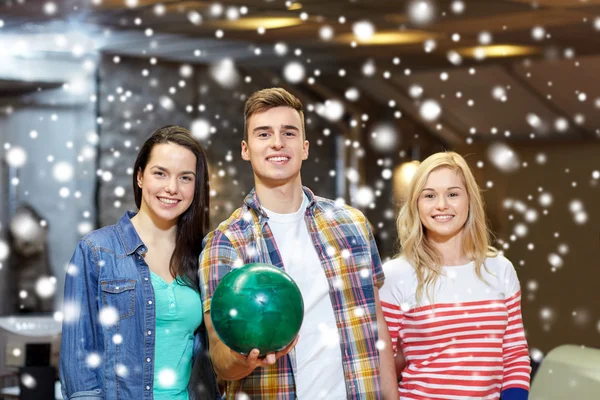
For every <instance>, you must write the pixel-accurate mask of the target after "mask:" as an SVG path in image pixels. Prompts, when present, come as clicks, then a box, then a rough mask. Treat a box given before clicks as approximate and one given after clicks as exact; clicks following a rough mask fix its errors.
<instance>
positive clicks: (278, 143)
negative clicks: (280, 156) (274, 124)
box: [271, 133, 284, 150]
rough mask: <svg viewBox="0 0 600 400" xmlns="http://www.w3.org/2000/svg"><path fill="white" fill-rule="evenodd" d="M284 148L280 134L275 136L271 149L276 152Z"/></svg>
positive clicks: (272, 139)
mask: <svg viewBox="0 0 600 400" xmlns="http://www.w3.org/2000/svg"><path fill="white" fill-rule="evenodd" d="M283 146H284V144H283V140H282V137H281V134H280V133H276V134H274V135H273V136H272V138H271V148H273V149H275V150H280V149H281V148H283Z"/></svg>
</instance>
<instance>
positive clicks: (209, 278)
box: [199, 231, 297, 381]
mask: <svg viewBox="0 0 600 400" xmlns="http://www.w3.org/2000/svg"><path fill="white" fill-rule="evenodd" d="M240 259H241V258H240V257H239V256H238V253H237V251H236V249H235V247H234V246H233V244H232V243H231V240H229V238H228V237H227V236H225V235H224V234H223V232H220V231H213V232H211V233H209V234H208V235H207V237H206V239H205V245H204V250H203V251H202V254H201V255H200V271H199V278H200V292H201V294H202V304H203V308H204V323H205V324H206V331H207V333H208V340H209V353H210V358H211V361H212V364H213V368H214V370H215V373H216V374H217V376H218V377H219V378H221V379H224V380H228V381H235V380H239V379H242V378H244V377H246V376H248V375H250V374H251V373H252V371H254V369H255V368H257V367H265V366H268V365H272V364H275V362H276V360H277V359H278V358H279V357H281V356H283V355H285V354H287V353H288V352H289V351H290V350H291V349H292V348H293V347H294V346H295V345H296V341H297V338H296V340H295V341H294V342H292V343H291V344H290V345H289V346H288V347H286V348H285V349H283V350H281V351H279V352H277V353H269V354H267V355H266V357H262V358H259V357H258V354H259V351H258V349H254V350H252V351H251V352H250V354H249V355H248V356H247V357H246V356H244V355H242V354H239V353H237V352H235V351H233V350H231V349H230V348H229V347H227V346H226V345H225V344H224V343H223V342H222V341H221V340H220V339H219V336H218V335H217V333H216V331H215V329H214V327H213V324H212V320H211V317H210V306H211V299H212V296H213V294H214V292H215V290H216V288H217V286H218V285H219V282H220V281H221V279H222V278H223V277H224V276H225V275H226V274H227V273H229V272H230V271H231V269H232V266H233V265H236V262H237V263H238V264H239V262H240V261H239V260H240Z"/></svg>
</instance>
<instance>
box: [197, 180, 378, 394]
mask: <svg viewBox="0 0 600 400" xmlns="http://www.w3.org/2000/svg"><path fill="white" fill-rule="evenodd" d="M303 190H304V193H305V194H306V195H307V197H308V199H309V205H308V207H307V209H306V213H305V217H304V219H305V221H306V225H307V228H308V232H309V234H310V237H311V239H312V241H313V244H314V246H315V249H316V250H317V254H318V255H319V258H320V260H321V265H322V267H323V269H324V270H325V275H326V277H327V281H328V283H329V288H330V289H329V294H330V297H331V304H332V306H333V311H334V315H335V319H336V322H337V327H338V332H339V336H340V351H341V354H342V364H343V365H342V367H343V370H344V376H345V383H346V393H347V398H348V399H380V398H381V393H380V384H379V352H378V350H377V348H376V342H377V340H378V334H377V316H376V309H375V293H374V290H375V287H378V288H379V287H381V285H382V284H383V280H384V275H383V270H382V268H381V260H380V258H379V253H378V252H377V247H376V245H375V240H374V239H373V234H372V233H371V229H370V227H369V225H368V222H367V219H366V218H365V216H364V215H363V214H362V213H361V212H360V211H358V210H356V209H354V208H352V207H349V206H345V205H343V206H342V205H337V204H336V203H335V202H334V201H332V200H328V199H324V198H321V197H317V196H315V195H314V194H313V193H312V192H311V191H310V190H309V189H308V188H306V187H304V188H303ZM267 221H268V217H267V215H266V214H265V212H264V211H263V210H262V208H261V206H260V203H259V201H258V197H257V195H256V193H255V191H254V190H252V191H251V192H250V193H249V194H248V196H247V197H246V199H245V200H244V205H243V206H242V207H241V208H239V209H237V210H236V211H235V212H234V213H233V214H232V215H231V217H229V219H228V220H226V221H224V222H222V223H221V224H220V225H219V227H218V228H217V229H216V230H215V231H213V232H211V233H209V234H208V235H207V236H206V238H205V243H204V245H205V247H204V250H203V251H202V254H201V255H200V274H199V275H200V289H201V293H202V303H203V305H204V312H208V311H209V310H210V304H211V298H212V295H213V293H214V291H215V289H216V288H217V285H218V284H219V282H220V280H221V279H222V278H223V276H225V275H226V274H227V273H228V272H229V271H231V269H232V268H236V267H241V266H242V265H245V264H248V263H255V262H263V263H269V264H273V265H275V266H277V267H279V268H282V269H284V270H285V268H284V265H283V263H282V260H281V256H280V254H279V250H278V249H277V245H276V243H275V240H274V238H273V234H272V232H271V229H270V228H269V225H268V223H267ZM295 356H296V353H295V349H293V350H292V351H291V352H290V353H288V355H286V356H284V357H281V358H279V359H278V360H277V362H276V363H275V364H274V365H271V366H268V367H264V368H257V369H255V370H254V371H253V372H252V373H251V374H250V375H248V376H247V377H245V378H243V379H241V380H238V381H230V382H227V399H234V398H235V395H236V394H238V393H245V394H246V395H248V396H249V397H250V398H251V399H275V398H277V399H290V400H291V399H295V398H296V389H295V383H294V382H295V380H294V376H295V374H296V357H295Z"/></svg>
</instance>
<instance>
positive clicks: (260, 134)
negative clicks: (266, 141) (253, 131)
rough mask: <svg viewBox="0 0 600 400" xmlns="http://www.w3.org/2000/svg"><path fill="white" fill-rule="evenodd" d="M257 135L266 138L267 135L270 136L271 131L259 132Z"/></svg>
mask: <svg viewBox="0 0 600 400" xmlns="http://www.w3.org/2000/svg"><path fill="white" fill-rule="evenodd" d="M256 136H257V137H263V138H264V137H267V136H269V133H268V132H259V133H258V135H256Z"/></svg>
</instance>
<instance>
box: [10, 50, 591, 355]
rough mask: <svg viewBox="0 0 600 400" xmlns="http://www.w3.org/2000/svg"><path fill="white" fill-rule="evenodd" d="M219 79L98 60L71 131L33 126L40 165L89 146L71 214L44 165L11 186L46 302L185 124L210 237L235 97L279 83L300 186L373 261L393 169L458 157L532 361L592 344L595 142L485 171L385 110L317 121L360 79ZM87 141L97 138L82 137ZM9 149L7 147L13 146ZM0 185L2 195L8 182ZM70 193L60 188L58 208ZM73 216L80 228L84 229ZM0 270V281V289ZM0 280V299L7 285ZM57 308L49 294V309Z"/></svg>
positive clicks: (226, 193)
mask: <svg viewBox="0 0 600 400" xmlns="http://www.w3.org/2000/svg"><path fill="white" fill-rule="evenodd" d="M232 68H233V67H232ZM349 69H350V68H349ZM219 70H220V71H223V70H225V71H228V73H229V74H230V76H228V79H223V80H219V79H216V78H215V71H214V70H211V66H205V65H200V64H198V65H193V66H192V65H182V64H180V63H169V62H165V61H162V60H158V61H156V60H153V59H135V58H126V57H119V56H114V55H110V54H106V55H104V56H103V57H102V59H101V60H100V62H99V64H98V70H97V72H96V74H95V76H94V77H93V79H95V81H96V85H97V93H96V99H95V100H96V101H95V102H93V103H90V102H89V101H88V100H87V99H86V101H85V105H83V103H82V104H76V105H75V106H76V107H75V111H68V110H71V109H72V107H71V106H70V105H65V106H63V108H62V111H61V110H58V111H57V112H56V114H57V115H58V118H59V122H60V121H61V118H65V119H66V120H67V119H69V118H70V119H72V120H73V121H76V122H77V123H74V124H73V123H71V125H70V126H75V128H74V129H72V130H71V131H66V130H61V129H60V128H59V126H60V125H58V124H55V125H52V124H49V123H48V122H47V121H46V122H43V123H47V124H48V126H47V127H46V130H47V131H51V134H52V135H54V136H53V137H52V138H53V139H52V140H50V138H48V139H47V140H46V139H44V137H43V135H42V134H40V137H39V138H38V139H37V140H38V142H37V147H36V148H37V149H39V154H37V153H31V154H29V157H30V159H39V160H42V161H43V160H44V159H45V158H46V157H47V155H48V154H53V155H54V157H55V158H56V160H59V159H66V157H67V153H68V151H67V150H65V149H66V147H65V144H68V143H69V142H74V145H75V148H77V149H80V148H88V149H90V154H89V155H90V157H87V155H86V154H83V156H84V159H85V162H83V163H81V162H79V163H78V162H77V160H76V159H73V160H71V163H72V165H74V166H75V167H76V169H75V179H74V181H75V183H76V184H77V185H78V186H77V188H78V190H77V191H78V192H80V197H78V198H77V201H73V204H76V206H74V208H73V209H69V207H68V206H61V207H62V208H60V209H59V208H52V207H54V206H53V205H52V204H47V203H49V202H50V201H53V200H51V199H54V198H55V197H56V196H54V197H51V196H47V193H48V192H49V190H50V189H48V188H47V187H46V186H44V185H45V181H48V176H49V174H50V172H48V171H46V174H45V175H44V167H41V168H38V169H41V170H42V171H38V170H36V171H35V176H33V175H32V176H31V177H28V176H22V177H21V181H22V182H33V183H32V184H30V185H28V190H29V199H33V200H31V203H33V204H34V205H36V206H39V207H38V208H41V209H44V210H46V209H47V210H51V211H50V212H46V214H50V215H45V217H46V218H47V219H48V221H49V226H50V234H51V239H50V241H51V242H50V254H51V257H52V268H53V270H54V272H55V274H56V275H57V276H60V277H59V278H58V279H57V281H58V283H57V297H61V296H62V284H63V282H64V280H63V279H62V276H61V274H62V275H64V267H65V265H66V263H67V262H68V257H69V256H70V254H72V251H73V249H74V248H75V246H76V243H77V240H78V238H79V237H80V236H81V235H82V234H84V233H85V232H87V231H89V230H91V229H95V228H98V227H101V226H105V225H109V224H114V223H115V222H116V221H117V220H118V219H119V218H120V217H121V215H122V214H123V212H124V211H126V210H134V209H135V204H134V200H133V193H132V180H133V177H132V175H133V173H134V171H133V170H132V167H133V163H134V160H135V156H136V154H137V151H138V149H139V148H138V146H139V145H141V143H143V141H144V140H145V139H146V138H147V137H148V136H149V135H150V134H151V133H152V131H154V130H155V129H157V128H159V127H161V126H164V125H170V124H177V125H181V126H184V127H188V128H190V130H191V131H192V132H193V134H194V135H195V136H196V137H198V138H199V140H200V141H201V143H202V144H203V145H204V146H205V148H206V149H207V153H208V157H209V164H210V175H211V178H210V179H211V180H210V187H211V200H210V201H211V227H212V228H214V227H216V226H217V225H218V223H219V222H221V221H222V220H224V219H226V218H227V217H228V216H229V215H230V214H231V212H232V211H233V210H235V209H236V208H238V207H239V206H240V205H241V204H242V201H243V198H244V197H245V195H246V194H247V193H248V191H249V190H250V189H251V188H252V187H253V175H252V170H251V168H250V164H249V163H248V162H245V161H243V160H242V159H241V157H240V142H241V140H242V138H243V132H242V130H243V105H244V101H245V99H246V98H247V96H249V95H250V94H251V93H252V92H254V91H255V90H258V89H262V88H265V87H272V86H283V87H284V88H286V89H288V90H290V91H291V92H292V93H294V94H296V95H297V96H298V97H299V98H300V99H301V100H302V101H303V103H304V105H305V108H306V112H305V119H306V131H307V132H306V133H307V139H308V140H309V141H310V150H309V157H308V160H306V161H305V162H304V163H303V168H302V179H303V183H304V184H305V185H306V186H308V187H310V188H311V189H312V190H313V191H314V192H315V194H317V195H320V196H324V197H328V198H333V199H336V198H339V199H343V201H345V202H346V203H348V204H350V205H353V206H355V207H357V208H359V209H360V210H362V211H363V212H364V213H365V215H366V216H367V218H368V219H369V221H370V223H371V225H372V228H373V232H374V234H375V238H376V241H377V244H378V249H379V252H380V254H381V257H382V259H384V260H386V259H389V258H391V257H393V256H394V255H395V254H397V252H398V250H399V248H398V245H397V236H396V227H395V219H396V216H397V212H398V208H399V206H400V205H401V201H402V199H401V196H400V195H399V192H400V191H401V187H400V186H399V184H398V182H400V183H401V181H402V179H401V178H402V171H403V170H404V169H403V167H404V166H407V165H408V166H410V165H411V164H409V163H410V162H411V161H413V160H423V159H424V158H426V157H427V156H428V155H430V154H432V153H434V152H437V151H442V150H444V149H448V150H456V151H458V152H459V153H460V154H462V155H463V156H465V157H466V159H467V161H468V162H469V164H470V165H471V167H472V169H473V171H474V173H475V176H476V178H477V181H478V183H479V185H480V186H481V188H482V191H483V194H484V198H485V201H486V204H487V217H488V220H489V222H490V226H491V227H492V231H493V234H494V238H495V240H494V246H496V247H497V248H499V249H500V250H502V251H503V252H504V254H505V255H506V256H507V257H508V258H509V259H510V260H511V261H512V262H513V264H514V265H515V268H516V270H517V273H518V275H519V279H520V282H521V289H522V296H523V300H522V301H523V303H522V309H523V317H524V324H525V329H526V332H527V335H528V340H529V345H530V348H531V349H532V350H534V352H533V353H532V354H535V355H537V356H539V355H540V354H542V355H543V354H546V353H547V352H548V351H550V350H551V349H553V348H554V347H556V346H558V345H561V344H567V343H571V344H577V345H586V346H594V347H598V343H600V340H599V338H600V310H599V309H600V308H599V307H598V304H599V301H598V298H599V297H598V294H597V293H598V289H597V287H598V282H600V251H599V250H600V211H599V209H598V204H600V179H598V177H595V175H594V171H598V170H600V161H599V160H600V145H599V144H597V141H596V142H594V141H589V142H582V141H581V142H569V141H568V140H564V141H561V142H557V141H555V142H549V141H544V140H543V139H539V140H536V141H525V140H521V141H516V140H515V141H511V142H510V144H511V148H512V150H513V151H514V152H515V153H516V154H518V160H516V161H515V162H516V163H517V164H518V168H512V167H511V164H510V163H509V164H508V165H503V166H500V167H499V166H497V165H494V164H493V163H492V161H491V160H492V159H493V158H494V157H492V156H490V154H491V153H490V152H492V153H493V152H494V151H501V150H502V149H500V150H498V149H496V148H494V147H493V146H492V142H485V143H482V142H477V141H474V142H473V143H472V144H464V145H460V146H458V147H452V146H450V145H449V144H448V143H445V142H443V141H442V139H440V137H437V136H436V137H434V136H433V135H431V134H430V133H429V132H428V130H427V129H426V128H425V127H424V126H423V125H422V124H420V123H418V122H415V120H414V119H411V118H409V117H406V116H401V117H400V116H399V115H398V114H397V111H394V110H395V109H396V108H390V107H384V106H381V103H379V104H378V103H375V102H372V101H369V100H368V99H359V100H358V101H356V102H345V103H344V106H345V110H343V112H344V116H343V117H342V118H332V119H328V118H327V116H328V114H329V113H335V112H337V110H336V107H335V104H326V105H325V106H323V104H324V103H326V100H327V99H332V98H335V97H336V96H337V97H340V96H339V94H340V93H344V90H345V89H346V88H348V87H350V86H357V87H360V85H361V84H362V85H365V84H368V83H365V82H362V83H361V82H360V81H359V80H357V79H359V78H355V77H350V76H347V77H338V78H336V79H335V81H334V80H332V81H331V82H326V83H319V82H315V83H314V84H312V85H309V84H307V83H304V84H300V85H290V84H287V83H286V82H284V81H282V80H281V78H280V73H279V72H276V71H271V70H269V68H260V67H254V69H245V70H243V69H235V70H234V69H232V70H228V68H227V66H223V65H221V66H220V68H219ZM219 82H221V83H219ZM51 107H58V106H56V105H50V104H45V105H44V106H43V107H41V108H40V111H39V112H38V111H31V112H29V114H23V115H20V114H19V112H18V110H17V111H15V113H13V115H12V117H11V118H12V119H11V121H13V122H12V123H13V124H19V123H20V124H21V125H24V126H30V124H29V123H28V120H34V119H35V120H36V121H37V118H38V113H39V114H40V115H42V114H43V115H47V114H48V113H49V112H48V110H49V109H50V108H51ZM69 107H71V108H69ZM319 107H325V108H326V109H325V110H323V109H321V108H319ZM69 113H71V114H72V115H71V114H69ZM18 118H20V120H17V119H18ZM70 119H69V121H71V120H70ZM8 120H9V119H6V121H8ZM94 120H95V127H94ZM2 124H4V122H3V117H2V116H0V127H2V128H4V129H5V131H7V132H11V133H10V134H9V135H13V136H15V137H16V135H17V134H21V133H18V131H17V130H16V129H14V128H15V127H16V125H14V126H13V125H6V124H4V125H2ZM389 125H393V126H394V128H395V129H396V130H397V132H399V134H398V136H397V137H396V138H395V140H388V141H382V140H381V138H382V137H384V133H385V132H386V129H385V127H386V126H389ZM94 131H95V132H96V133H97V135H90V134H88V132H94ZM40 132H41V129H40ZM24 134H27V132H25V133H24ZM465 136H467V134H466V133H465ZM27 139H28V140H29V138H27ZM7 141H11V142H13V143H16V142H17V140H16V139H13V138H12V137H11V136H8V139H7ZM41 143H43V145H41ZM382 143H383V145H382ZM72 144H73V143H72ZM71 153H72V152H71ZM92 153H95V154H92ZM69 154H70V153H69ZM74 157H75V156H73V158H74ZM94 171H95V172H96V174H95V176H94ZM84 172H85V174H84ZM0 179H4V178H0ZM0 183H1V184H2V186H3V187H8V183H9V182H8V181H0ZM65 185H66V184H65ZM21 186H24V185H21ZM51 190H54V191H56V190H55V189H51ZM53 193H54V192H53ZM75 193H76V191H75V190H72V191H71V194H70V197H69V200H71V199H72V198H73V196H74V195H75ZM61 201H62V200H61ZM65 201H66V200H65ZM61 204H62V203H61ZM65 204H67V203H65ZM68 204H70V203H68ZM44 207H46V208H44ZM67 211H70V213H69V212H67ZM84 214H85V215H87V216H86V217H85V221H87V224H85V225H82V224H81V223H80V222H81V221H82V220H83V219H82V215H84ZM69 229H71V230H72V231H73V232H71V231H69ZM71 233H72V234H71ZM61 260H62V261H61ZM4 272H5V271H0V278H2V279H4V276H5V275H3V273H4ZM2 279H0V293H4V292H3V290H4V287H5V286H3V285H4V284H5V282H4V281H2ZM0 300H1V298H0ZM61 303H62V301H61V299H60V298H58V299H57V304H61ZM537 356H536V357H537Z"/></svg>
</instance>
